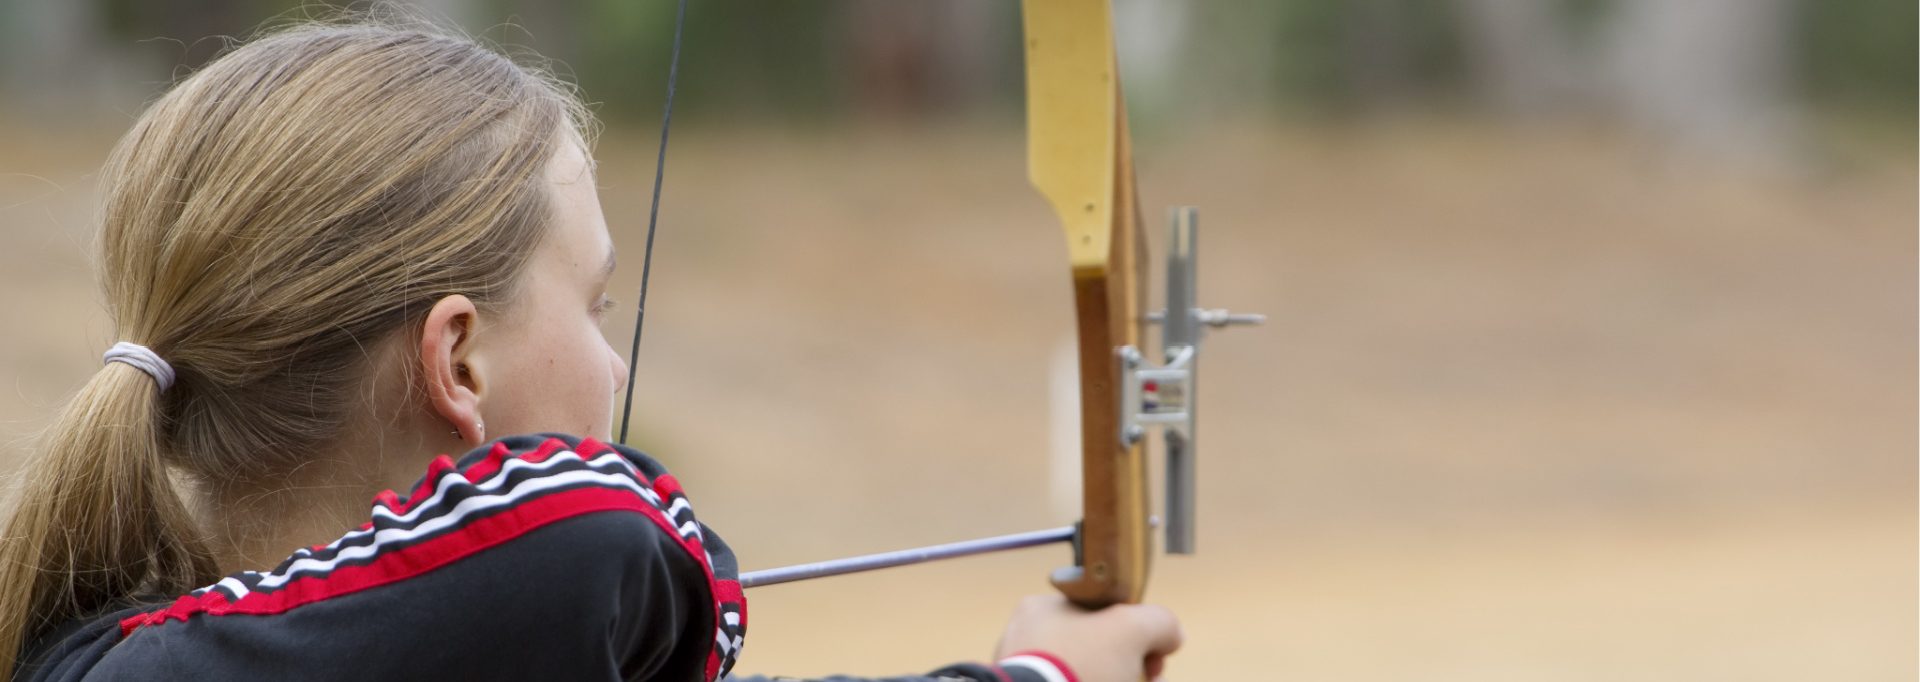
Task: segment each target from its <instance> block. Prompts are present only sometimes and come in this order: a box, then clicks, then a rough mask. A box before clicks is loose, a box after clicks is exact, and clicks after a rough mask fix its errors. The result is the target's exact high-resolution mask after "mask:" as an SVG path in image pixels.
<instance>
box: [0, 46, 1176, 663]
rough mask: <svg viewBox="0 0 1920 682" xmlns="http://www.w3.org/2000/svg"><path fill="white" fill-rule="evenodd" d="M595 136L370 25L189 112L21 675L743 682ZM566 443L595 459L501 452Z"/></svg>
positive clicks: (1119, 651)
mask: <svg viewBox="0 0 1920 682" xmlns="http://www.w3.org/2000/svg"><path fill="white" fill-rule="evenodd" d="M588 128H589V119H588V117H587V115H586V114H585V113H584V112H583V109H582V108H581V106H580V105H579V103H578V101H577V100H576V99H575V98H574V97H573V96H572V95H571V94H570V91H569V90H568V89H567V88H566V87H564V86H562V85H560V84H558V83H556V82H555V81H553V80H551V79H549V78H548V77H546V76H545V75H543V74H542V73H539V72H537V71H535V70H532V69H528V68H525V67H522V66H518V65H516V64H514V63H512V62H510V61H508V60H507V59H504V58H502V57H501V56H499V55H497V54H494V53H492V52H490V51H488V50H485V49H483V48H481V47H478V46H477V45H475V44H473V43H471V42H469V41H466V40H464V39H460V38H455V37H449V36H444V35H439V34H437V33H434V32H430V31H422V30H413V29H400V28H391V27H384V26H376V25H364V24H361V25H314V26H306V27H302V28H298V29H294V30H288V31H283V32H280V33H277V34H274V35H270V36H268V37H265V38H263V39H260V40H257V41H255V42H253V43H251V44H249V45H247V46H244V47H241V48H239V49H237V50H235V51H233V52H232V53H230V54H228V55H226V56H224V57H222V58H221V59H219V60H218V61H216V62H214V63H213V64H211V65H209V66H207V67H206V68H205V69H203V70H201V71H200V72H198V73H196V74H194V75H193V76H191V77H189V78H186V79H185V80H184V81H182V82H181V83H179V84H178V85H177V86H176V87H174V88H173V90H172V91H171V92H169V93H167V94H166V95H165V96H164V97H162V98H161V99H160V100H159V101H157V102H156V103H154V104H153V105H152V106H151V108H149V109H148V110H147V111H146V112H145V113H144V114H143V115H142V116H141V117H140V118H139V120H138V121H137V122H136V123H135V124H134V127H133V129H132V130H131V131H130V132H129V133H128V134H127V135H126V137H125V139H124V140H122V142H121V143H120V145H119V146H118V147H117V148H116V150H115V151H114V153H113V156H112V158H111V160H110V162H109V163H108V165H107V167H106V169H105V171H104V173H103V175H102V179H103V187H104V192H105V207H104V212H103V220H104V226H103V234H102V236H101V239H100V245H101V248H102V254H101V255H102V259H101V265H102V267H103V268H104V271H103V273H102V275H103V281H104V285H105V289H106V293H107V297H106V298H107V302H108V306H109V310H110V312H111V314H112V317H113V320H114V323H115V328H116V330H117V332H118V333H119V335H120V338H121V339H123V341H122V342H121V343H119V344H116V345H115V346H114V347H113V348H112V349H111V350H110V351H108V352H107V354H106V356H105V363H104V364H103V366H102V367H101V368H100V370H99V371H98V372H97V373H96V374H95V375H94V376H93V378H92V379H90V380H89V381H88V382H87V383H86V385H85V386H84V387H83V388H82V389H81V391H80V393H79V395H78V396H77V397H75V398H74V400H73V402H72V403H71V404H69V405H68V406H67V407H66V409H65V410H64V411H63V412H62V413H61V415H60V416H59V417H58V419H57V420H56V421H55V422H54V424H53V425H52V426H51V428H50V429H49V431H48V432H47V435H46V437H45V439H44V441H43V443H42V444H41V447H40V448H39V449H38V452H37V453H36V456H35V458H34V459H33V460H32V461H30V462H29V463H28V464H27V465H26V467H25V470H24V474H23V476H24V478H25V479H26V483H25V485H24V487H23V489H22V490H21V491H19V495H20V497H19V502H18V504H17V507H16V509H15V510H14V512H13V514H12V516H11V517H10V518H9V519H8V522H7V524H8V525H7V529H6V533H5V537H4V545H0V670H7V671H11V673H12V674H13V676H14V677H15V678H16V679H20V680H79V679H83V678H84V679H198V680H228V679H236V680H237V679H248V680H254V679H277V680H287V679H392V678H399V677H403V676H404V677H409V678H418V677H426V678H434V679H591V680H601V679H628V680H655V679H658V680H696V679H699V680H711V679H716V678H719V677H721V676H723V675H725V674H726V673H727V671H728V670H729V669H730V668H731V666H732V664H733V661H734V657H735V656H736V655H737V653H738V652H739V650H740V646H741V644H742V642H743V638H744V636H745V630H746V600H745V598H744V596H743V595H742V594H741V591H740V589H739V586H738V584H737V583H736V582H735V581H734V579H735V577H736V576H737V566H736V563H735V561H734V558H733V555H732V553H731V552H730V551H729V550H728V548H727V546H726V545H725V544H724V543H723V542H722V541H721V540H720V538H719V537H718V536H717V535H715V534H714V533H713V532H712V531H711V530H710V529H707V528H706V527H704V526H702V525H700V524H699V523H698V522H697V521H696V520H695V518H694V514H693V510H692V508H691V507H690V506H689V504H688V501H687V497H686V496H685V494H684V493H682V491H681V490H680V486H679V484H678V483H677V482H676V481H675V480H674V479H673V477H672V476H671V475H668V474H667V473H666V472H665V471H664V470H662V469H661V467H660V466H659V465H658V464H657V463H655V462H654V461H653V460H651V459H649V458H647V457H646V456H645V455H642V454H640V453H638V452H635V451H633V450H629V449H626V448H624V447H620V446H613V445H608V444H606V443H605V439H606V434H607V433H608V432H609V430H610V426H611V421H612V415H611V412H612V409H611V401H610V400H609V396H610V395H612V394H613V393H614V392H615V391H617V390H619V389H620V388H621V387H622V383H623V380H622V378H623V377H624V375H625V369H626V368H625V366H624V364H623V363H622V361H621V359H620V358H619V356H618V355H617V354H616V353H615V352H614V351H613V350H612V349H611V348H609V347H608V346H607V344H606V342H605V340H604V339H603V338H602V337H601V335H600V333H599V326H598V325H599V322H600V317H601V316H602V314H604V313H605V311H606V296H605V294H604V290H605V287H606V284H607V279H608V277H609V274H610V273H611V271H612V269H613V263H614V255H613V250H612V242H611V240H610V239H609V237H608V235H607V230H606V225H605V221H604V219H603V217H602V215H601V210H600V206H599V202H598V199H597V198H596V196H595V193H594V182H593V168H592V162H591V161H590V160H589V157H588V155H587V144H586V142H585V140H586V139H587V135H586V134H585V132H586V131H587V130H588ZM536 433H549V434H584V436H573V435H512V436H509V437H505V438H497V439H495V438H492V436H491V435H490V434H536ZM463 451H464V452H467V454H466V455H465V456H464V457H460V458H459V459H457V460H456V459H453V458H451V457H448V456H446V455H438V456H436V455H434V454H432V453H452V452H463ZM423 471H424V472H425V476H424V477H422V475H421V472H423ZM176 486H178V491H179V492H176ZM395 491H398V492H395ZM369 499H372V500H373V503H372V506H371V510H370V511H369V507H368V504H367V500H369ZM222 576H225V577H222ZM1178 644H1179V629H1178V626H1177V625H1176V624H1175V622H1174V620H1173V618H1172V616H1171V615H1170V614H1168V613H1167V612H1166V611H1164V610H1161V609H1158V608H1155V607H1147V606H1119V607H1114V608H1110V609H1105V610H1102V611H1100V612H1096V613H1088V612H1083V611H1080V610H1077V609H1075V608H1073V607H1071V606H1069V605H1067V604H1065V603H1064V602H1063V601H1061V600H1059V599H1058V598H1057V597H1042V598H1033V599H1030V600H1028V601H1027V602H1026V603H1024V604H1023V605H1022V606H1021V608H1020V609H1018V611H1017V613H1016V614H1015V616H1014V618H1013V620H1012V622H1011V623H1010V624H1009V625H1008V627H1007V630H1006V633H1005V635H1004V636H1003V638H1002V640H1001V642H1000V645H999V649H998V652H997V654H996V660H997V661H998V663H995V664H959V665H952V666H948V667H945V668H942V669H940V670H938V671H935V672H933V673H931V674H930V675H931V676H939V677H941V678H943V679H947V678H951V679H961V680H969V679H971V680H1048V681H1055V680H1070V679H1076V678H1077V679H1080V680H1087V681H1096V680H1129V681H1131V680H1138V679H1140V677H1141V676H1142V675H1143V674H1149V675H1151V674H1155V673H1157V671H1158V669H1159V665H1160V660H1161V658H1162V657H1163V656H1165V655H1166V654H1168V653H1171V652H1172V650H1173V649H1174V648H1176V647H1177V646H1178ZM919 679H925V678H919Z"/></svg>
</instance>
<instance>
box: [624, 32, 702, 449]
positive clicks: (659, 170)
mask: <svg viewBox="0 0 1920 682" xmlns="http://www.w3.org/2000/svg"><path fill="white" fill-rule="evenodd" d="M686 25H687V0H680V5H679V9H678V10H676V11H675V12H674V16H673V56H672V57H671V58H670V59H669V60H668V61H667V99H666V104H665V107H664V110H663V111H662V112H661V114H660V153H659V155H658V156H657V157H655V159H654V162H653V206H652V208H650V209H648V211H647V247H646V251H645V253H644V254H642V255H641V257H640V300H639V301H638V302H637V303H635V304H634V308H635V310H634V313H633V346H632V347H631V348H629V349H628V350H627V398H626V402H625V404H623V405H622V406H621V408H620V438H619V439H618V440H619V442H620V444H621V445H626V444H627V427H628V426H631V425H632V424H633V384H634V379H635V378H636V377H638V376H639V371H640V370H639V368H640V331H641V330H642V329H645V328H646V322H647V282H648V279H649V276H650V275H652V274H653V233H654V228H655V227H657V226H659V224H660V185H661V182H662V181H663V180H664V179H665V177H666V171H667V134H668V133H669V132H670V131H671V130H672V129H673V92H674V87H675V85H676V84H677V83H678V82H679V80H680V36H681V33H682V29H684V28H685V27H686Z"/></svg>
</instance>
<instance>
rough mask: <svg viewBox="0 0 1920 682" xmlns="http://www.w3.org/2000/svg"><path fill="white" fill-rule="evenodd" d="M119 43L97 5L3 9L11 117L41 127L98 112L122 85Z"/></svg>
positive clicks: (3, 85)
mask: <svg viewBox="0 0 1920 682" xmlns="http://www.w3.org/2000/svg"><path fill="white" fill-rule="evenodd" d="M113 44H114V41H113V40H112V39H111V38H110V37H109V36H108V35H107V31H106V23H105V22H103V21H101V17H100V14H99V12H98V6H97V5H96V4H95V3H92V2H52V1H49V2H18V3H6V4H5V5H4V6H0V92H4V93H5V97H4V105H5V109H6V113H8V114H12V115H16V116H23V117H28V118H32V119H35V121H36V123H41V122H44V123H48V124H54V123H74V122H77V121H76V119H75V116H76V115H80V118H83V119H84V118H85V116H84V114H85V113H86V112H90V111H98V110H99V109H100V108H101V105H102V104H104V103H106V102H103V101H102V98H110V97H111V96H112V93H114V92H115V91H116V90H117V88H116V86H117V85H118V83H117V79H115V78H114V73H115V68H114V63H113V62H114V60H113V59H112V55H115V54H118V53H119V52H120V51H118V50H113V49H111V47H112V46H113Z"/></svg>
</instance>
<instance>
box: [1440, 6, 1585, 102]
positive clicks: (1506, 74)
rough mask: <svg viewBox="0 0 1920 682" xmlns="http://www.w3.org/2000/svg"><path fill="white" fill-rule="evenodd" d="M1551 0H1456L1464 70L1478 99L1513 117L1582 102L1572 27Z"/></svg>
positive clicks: (1561, 9)
mask: <svg viewBox="0 0 1920 682" xmlns="http://www.w3.org/2000/svg"><path fill="white" fill-rule="evenodd" d="M1565 4H1566V3H1565V2H1563V1H1552V0H1456V2H1455V9H1456V10H1457V12H1458V15H1459V18H1460V25H1461V33H1462V35H1463V37H1464V38H1465V43H1466V55H1467V64H1468V74H1469V77H1470V78H1471V80H1472V83H1473V86H1474V89H1475V90H1476V91H1477V94H1478V95H1479V97H1480V99H1481V100H1482V101H1484V102H1486V103H1487V104H1488V105H1489V106H1490V107H1491V108H1492V109H1493V110H1495V111H1498V112H1500V113H1502V114H1505V115H1508V116H1512V117H1517V118H1538V117H1542V116H1546V115H1552V114H1560V113H1566V111H1567V110H1569V109H1571V108H1575V107H1578V106H1580V105H1582V104H1585V102H1583V101H1582V100H1583V99H1584V98H1583V97H1582V95H1583V94H1584V93H1582V92H1581V91H1580V90H1581V88H1580V85H1581V81H1582V78H1581V76H1582V75H1583V74H1581V73H1580V71H1579V68H1578V66H1577V65H1578V64H1579V63H1580V60H1579V59H1578V56H1577V55H1576V54H1575V51H1574V49H1573V48H1574V46H1573V40H1572V37H1573V36H1572V35H1571V34H1572V31H1571V30H1570V28H1571V27H1569V26H1567V25H1566V22H1565V17H1563V16H1562V15H1561V11H1563V10H1565V9H1566V8H1565Z"/></svg>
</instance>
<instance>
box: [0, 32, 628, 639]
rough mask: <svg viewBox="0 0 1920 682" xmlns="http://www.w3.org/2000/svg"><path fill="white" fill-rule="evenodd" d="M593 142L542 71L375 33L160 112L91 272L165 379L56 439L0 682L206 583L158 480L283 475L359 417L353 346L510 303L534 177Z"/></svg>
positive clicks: (10, 568) (2, 634)
mask: <svg viewBox="0 0 1920 682" xmlns="http://www.w3.org/2000/svg"><path fill="white" fill-rule="evenodd" d="M589 125H590V123H589V118H588V117H587V115H586V114H585V113H584V110H583V109H582V107H581V106H580V104H579V102H578V100H577V99H576V98H575V97H574V96H573V94H572V93H571V91H570V90H568V89H567V88H566V87H564V86H562V85H560V84H559V83H557V81H555V80H554V79H552V78H550V77H548V76H547V75H545V72H544V71H542V70H540V69H537V68H532V67H527V66H522V65H519V64H516V63H515V62H513V61H512V60H510V59H508V58H506V57H503V56H501V55H500V54H498V53H496V52H494V51H491V50H489V49H486V48H483V47H481V46H479V45H477V44H476V43H474V42H473V41H471V40H468V39H466V38H462V37H458V36H452V35H447V34H444V33H442V32H439V31H436V30H432V29H425V28H419V27H401V26H396V25H386V24H371V23H364V22H363V23H347V24H341V23H333V24H309V25H303V26H298V27H294V28H291V29H284V30H279V31H275V32H272V33H270V34H268V35H266V36H265V37H262V38H259V39H256V40H254V41H252V42H250V43H248V44H246V45H244V46H242V47H239V48H237V49H234V50H233V51H232V52H230V53H228V54H227V55H225V56H223V57H221V58H219V59H218V60H216V61H214V62H213V63H211V64H209V65H208V66H206V67H205V68H204V69H202V70H200V71H198V72H197V73H194V74H193V75H191V76H189V77H187V78H185V79H184V80H182V81H181V82H180V83H178V84H177V85H176V86H175V87H174V88H173V89H172V90H171V91H170V92H168V93H167V94H165V95H164V96H162V97H161V98H160V99H159V100H158V101H157V102H155V103H154V104H153V105H152V106H151V107H150V108H148V109H147V111H146V112H145V113H144V114H143V115H142V116H141V117H140V118H139V120H138V121H136V122H135V124H134V126H133V129H132V130H131V131H129V132H128V133H127V135H126V137H125V138H124V139H122V140H121V142H120V144H119V146H118V147H117V148H116V149H115V150H114V152H113V155H112V157H111V159H110V161H109V162H108V164H107V166H106V168H105V170H104V172H103V174H102V180H103V188H104V194H105V204H104V211H103V216H102V221H103V225H102V235H101V239H100V248H101V261H100V267H101V269H102V283H103V287H104V289H105V291H106V299H107V303H108V309H109V312H110V314H111V315H112V318H113V321H114V326H115V328H116V332H117V334H118V336H119V339H121V340H126V341H131V342H134V343H139V344H143V345H146V346H148V347H150V348H152V349H153V350H154V351H155V352H156V353H158V354H159V355H160V357H162V358H165V359H166V361H167V362H169V363H171V364H172V365H173V367H174V368H175V370H176V371H177V373H178V380H177V382H176V383H175V384H174V385H173V387H172V388H171V389H169V390H167V391H165V392H164V393H163V392H160V391H159V390H157V386H156V383H155V381H154V379H152V378H151V377H149V376H148V375H147V374H145V373H143V372H141V370H139V369H136V368H134V367H132V366H129V365H126V364H121V363H110V364H106V365H104V366H102V367H101V368H100V369H99V370H98V371H97V372H95V374H94V375H93V377H92V378H91V379H89V380H88V381H87V383H86V385H85V386H83V387H82V388H81V389H80V391H79V393H78V395H76V396H75V397H74V398H73V400H72V402H71V403H69V404H68V405H67V406H66V408H65V409H64V410H63V411H62V412H61V413H60V414H59V416H58V417H57V418H56V420H55V421H54V422H53V423H52V425H51V426H50V427H49V428H48V429H47V431H46V433H45V435H44V437H43V440H42V441H41V444H40V446H39V448H38V449H37V452H36V455H35V458H34V459H33V460H32V461H30V462H28V463H27V464H26V465H25V468H24V473H23V474H22V476H23V478H24V479H25V483H24V485H23V486H22V487H21V489H20V490H19V491H18V493H17V494H18V495H19V496H20V497H19V503H18V505H17V506H16V508H15V511H14V512H13V515H12V517H11V518H10V519H9V520H8V522H7V526H6V532H5V536H4V538H0V671H4V672H7V673H8V674H11V671H13V670H14V669H15V668H16V666H17V665H19V660H18V659H19V657H20V656H21V655H22V650H23V647H24V646H25V644H26V642H27V641H29V639H30V638H31V637H34V636H35V635H36V633H39V632H42V631H43V630H45V629H46V628H47V627H49V626H53V625H56V624H58V623H61V622H63V621H67V620H70V619H73V618H76V617H80V616H83V615H86V614H89V613H92V612H96V611H99V610H101V609H104V608H106V607H108V606H110V605H113V604H114V603H115V602H116V601H119V600H124V599H126V598H128V597H129V596H131V595H134V594H136V593H149V592H154V593H168V594H172V593H179V592H182V591H184V590H188V589H191V588H193V587H196V586H199V585H203V584H207V583H210V582H212V581H214V580H217V579H218V578H219V576H218V575H217V568H216V565H215V562H214V560H213V558H212V554H211V552H210V550H209V548H208V547H207V541H206V539H205V536H204V535H203V534H202V532H201V530H200V529H199V528H197V527H196V526H195V523H194V521H193V518H192V516H191V515H190V514H189V511H188V509H187V507H186V505H185V504H183V502H182V498H181V497H180V495H179V494H178V493H177V492H176V491H175V489H174V488H173V486H172V485H171V483H170V480H169V472H170V471H175V470H177V471H178V472H180V473H183V474H185V475H186V476H188V477H189V480H197V481H202V482H206V481H229V482H231V481H261V480H271V478H272V477H274V476H276V475H284V474H286V473H287V472H289V471H291V470H292V469H294V468H295V467H297V466H299V465H300V464H301V462H302V458H303V456H304V455H306V454H307V453H309V452H310V451H311V450H312V448H313V447H314V446H316V445H317V444H320V443H323V442H325V441H326V440H327V439H329V438H331V437H334V436H335V435H336V434H337V433H338V432H339V430H340V429H341V428H342V427H343V425H345V424H346V423H347V422H348V420H349V419H350V418H352V417H354V416H355V415H356V414H357V412H356V410H360V409H364V407H363V405H362V404H361V401H358V400H356V395H355V393H354V391H353V390H352V389H353V387H354V386H355V385H356V383H357V382H358V381H359V380H360V379H361V377H363V376H364V375H365V370H366V369H367V367H369V366H370V363H368V362H367V360H366V357H367V355H366V351H365V348H366V347H368V346H370V345H372V344H373V343H374V342H376V341H378V340H380V339H382V338H386V337H388V336H389V335H391V334H394V333H396V332H399V331H401V330H403V329H410V328H413V327H417V325H418V324H419V323H420V320H421V319H422V317H423V316H424V315H425V313H426V312H427V311H428V309H429V308H430V307H431V306H432V304H433V303H434V302H435V301H436V300H438V299H439V298H441V297H444V296H448V295H452V294H464V295H466V296H468V297H470V298H472V299H473V300H474V301H475V302H476V304H477V305H479V306H481V307H482V308H483V309H497V308H498V307H499V306H501V305H504V303H505V302H506V301H507V300H508V299H509V298H510V297H511V295H512V292H513V289H514V284H515V282H516V281H517V278H518V277H517V276H518V273H519V272H520V271H521V270H522V269H523V267H524V265H525V263H526V260H527V257H528V254H529V252H531V251H532V250H533V248H534V246H536V245H537V244H538V242H539V241H540V239H541V237H542V235H543V234H544V232H545V229H546V223H547V220H548V218H549V215H550V213H549V211H550V206H549V203H548V197H547V195H546V189H545V185H544V182H543V180H542V179H543V174H542V170H543V169H544V167H545V165H546V163H547V160H548V159H549V158H550V157H551V156H552V155H553V154H554V152H555V148H556V146H557V145H559V144H566V143H567V142H566V141H567V140H568V139H570V138H569V137H568V136H567V135H566V134H565V133H566V131H568V130H569V129H571V130H572V131H573V132H575V133H577V134H579V135H580V136H581V139H585V138H586V137H588V136H589V135H590V130H589ZM415 333H417V330H415Z"/></svg>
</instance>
